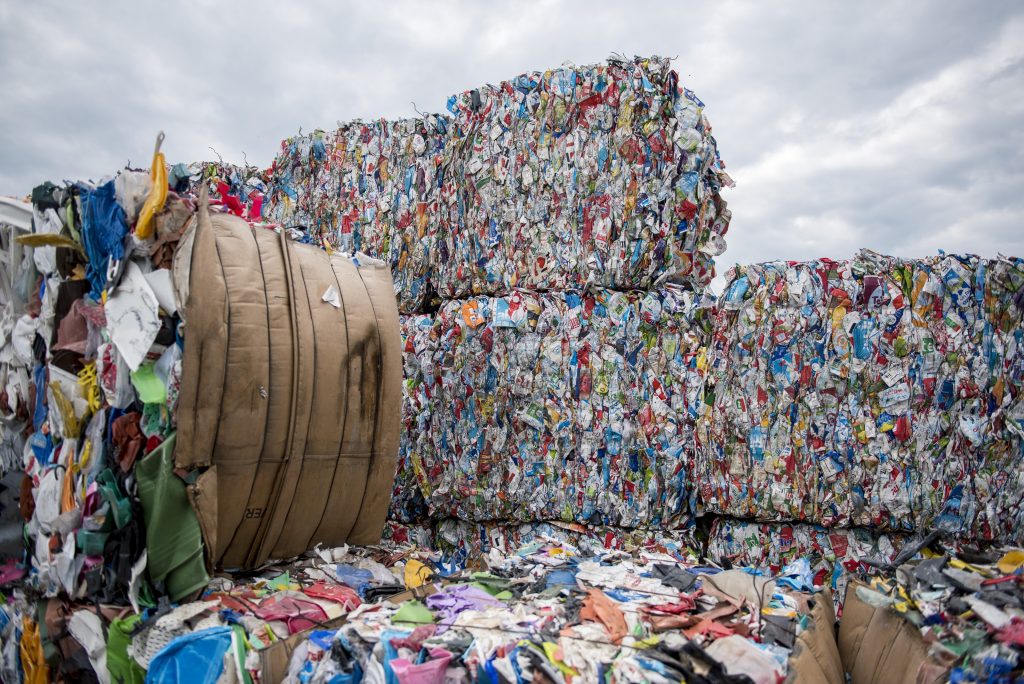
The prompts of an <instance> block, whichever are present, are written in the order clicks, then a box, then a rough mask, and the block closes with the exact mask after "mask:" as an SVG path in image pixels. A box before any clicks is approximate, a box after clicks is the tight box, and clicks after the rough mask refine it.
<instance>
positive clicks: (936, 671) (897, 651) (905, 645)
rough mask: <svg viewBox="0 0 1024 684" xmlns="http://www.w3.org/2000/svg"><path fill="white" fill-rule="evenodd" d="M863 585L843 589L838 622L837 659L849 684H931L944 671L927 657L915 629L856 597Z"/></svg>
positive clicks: (940, 678)
mask: <svg viewBox="0 0 1024 684" xmlns="http://www.w3.org/2000/svg"><path fill="white" fill-rule="evenodd" d="M863 586H865V585H864V584H863V583H862V582H858V581H856V580H854V581H851V582H850V584H849V585H848V586H847V588H846V601H845V602H844V604H843V619H842V620H840V622H839V655H840V657H841V658H842V661H843V667H844V668H845V670H846V672H847V673H849V675H850V678H851V679H850V681H851V683H852V684H930V683H931V682H937V681H942V680H943V679H944V678H945V674H946V668H945V667H943V666H942V665H941V664H940V663H937V662H935V661H934V660H932V659H931V658H930V657H929V656H928V648H927V646H926V645H925V643H924V640H923V639H922V638H921V633H920V631H918V629H917V627H915V626H914V625H913V624H911V623H909V622H907V621H906V620H904V619H903V618H901V617H900V616H899V615H896V614H895V613H894V612H892V611H891V610H886V609H884V608H875V607H873V606H871V605H869V604H867V603H866V602H864V601H862V600H861V599H860V598H859V597H858V596H857V587H863Z"/></svg>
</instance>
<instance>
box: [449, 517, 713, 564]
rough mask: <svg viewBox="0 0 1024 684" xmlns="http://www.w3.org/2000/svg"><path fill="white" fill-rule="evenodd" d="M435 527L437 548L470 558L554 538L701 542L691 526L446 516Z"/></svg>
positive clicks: (608, 545)
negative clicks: (518, 521)
mask: <svg viewBox="0 0 1024 684" xmlns="http://www.w3.org/2000/svg"><path fill="white" fill-rule="evenodd" d="M433 529H434V544H435V548H436V549H438V550H439V551H442V552H445V553H451V554H457V555H461V556H462V557H463V558H470V559H471V558H477V557H479V556H480V555H482V554H487V553H488V552H489V551H490V550H491V549H497V550H498V551H501V552H502V553H503V554H514V553H516V552H517V551H519V550H520V549H522V548H523V547H524V546H526V545H527V544H531V543H537V544H542V543H546V542H547V541H551V540H554V541H557V542H560V543H568V544H572V545H573V546H576V547H578V548H580V549H588V550H591V551H595V552H600V551H604V550H608V549H621V550H627V551H633V550H636V549H648V550H656V551H661V552H667V553H672V552H676V553H685V552H686V550H687V549H695V548H697V546H698V545H697V543H696V541H695V540H694V537H693V531H692V528H688V529H677V530H654V529H627V528H622V527H608V526H598V527H591V526H588V525H580V524H579V523H564V522H557V521H553V522H532V523H521V524H515V523H512V524H505V523H503V522H485V523H476V522H470V521H466V520H456V519H454V518H446V519H444V520H439V521H437V522H435V523H434V526H433Z"/></svg>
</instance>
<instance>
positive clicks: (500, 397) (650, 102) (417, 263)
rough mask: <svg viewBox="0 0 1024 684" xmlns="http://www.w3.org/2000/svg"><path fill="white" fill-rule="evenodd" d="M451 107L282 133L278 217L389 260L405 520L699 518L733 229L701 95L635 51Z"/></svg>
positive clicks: (459, 99) (272, 194)
mask: <svg viewBox="0 0 1024 684" xmlns="http://www.w3.org/2000/svg"><path fill="white" fill-rule="evenodd" d="M448 109H449V112H450V116H433V115H431V116H427V117H424V118H423V119H422V120H416V121H396V122H385V121H380V122H373V123H364V122H354V123H352V124H347V125H343V126H341V127H340V128H339V129H338V130H337V131H334V132H331V133H325V132H320V131H317V132H315V133H313V134H311V135H308V136H305V137H300V138H293V139H289V140H286V141H285V142H284V143H283V144H282V150H281V154H280V155H279V156H278V158H277V159H276V160H275V162H274V164H273V166H272V167H271V169H270V173H269V181H270V187H269V200H268V209H267V216H268V217H271V218H273V219H275V220H278V221H280V222H282V223H283V224H284V225H286V226H289V227H298V229H300V230H306V231H307V232H308V234H309V235H310V236H311V239H313V240H315V241H318V242H321V243H323V244H325V245H328V246H332V247H338V248H340V249H346V250H363V251H366V252H368V253H369V254H371V255H372V256H377V257H380V258H384V259H385V260H387V261H389V262H390V264H391V266H392V271H393V273H394V274H395V276H396V288H397V294H398V298H399V303H400V308H401V310H402V312H403V313H404V314H406V316H404V317H403V322H402V327H403V336H404V340H405V398H404V407H403V418H404V421H405V434H404V437H403V444H402V450H401V454H400V467H399V473H398V477H397V480H396V487H395V498H394V502H393V506H392V515H393V517H395V518H397V519H399V520H404V521H413V520H416V519H418V518H420V517H421V516H423V515H425V514H429V515H430V516H432V517H434V518H440V517H447V516H450V517H455V518H460V519H464V520H471V521H477V522H484V521H492V520H514V521H521V522H540V521H546V520H562V521H567V522H579V523H588V524H592V525H616V526H621V527H627V528H635V527H678V526H682V525H685V524H686V522H687V520H688V519H689V510H690V508H691V505H690V503H689V501H688V497H689V496H690V491H689V487H688V481H687V477H686V472H685V471H684V465H685V463H686V460H687V459H686V453H687V452H689V451H692V449H693V448H694V447H693V444H692V434H693V419H694V417H695V416H696V415H697V411H698V409H699V405H700V397H701V393H700V388H701V384H702V376H703V373H704V368H703V365H702V358H701V354H700V350H701V348H702V346H703V340H704V338H705V337H706V331H705V330H704V327H705V326H706V325H707V322H708V321H709V320H710V313H709V312H707V310H708V309H709V307H710V306H711V303H712V302H711V300H710V298H708V297H707V296H706V295H704V294H703V292H704V289H705V287H706V286H707V284H708V283H709V282H710V280H711V278H712V276H713V258H714V256H715V255H717V254H720V253H721V252H722V251H723V250H724V247H725V243H724V239H723V236H724V234H725V232H726V230H727V228H728V222H729V212H728V209H726V206H725V203H724V202H723V201H722V199H721V197H720V195H719V190H720V189H721V187H722V185H724V184H728V183H729V182H730V181H729V179H728V176H726V175H725V173H724V171H723V169H722V164H721V161H720V159H719V157H718V153H717V149H716V145H715V141H714V138H713V137H711V135H710V126H709V125H708V123H707V121H706V119H705V118H704V116H703V104H702V103H701V102H700V101H699V100H698V99H697V98H696V97H695V96H694V95H693V93H691V92H690V91H688V90H685V89H683V88H681V87H680V85H679V83H678V78H677V76H676V74H675V72H674V71H672V70H671V69H670V66H669V60H667V59H663V58H651V59H639V58H638V59H634V60H617V59H612V60H609V61H608V63H607V64H600V65H595V66H589V67H582V68H561V69H555V70H550V71H546V72H533V73H527V74H523V75H520V76H518V77H516V78H514V79H511V80H509V81H503V82H502V83H500V84H498V85H496V86H490V85H489V86H486V87H484V88H480V89H476V90H471V91H467V92H464V93H461V94H459V95H455V96H453V97H452V98H450V99H449V103H448ZM706 312H707V313H706Z"/></svg>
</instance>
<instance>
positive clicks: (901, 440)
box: [692, 250, 1024, 540]
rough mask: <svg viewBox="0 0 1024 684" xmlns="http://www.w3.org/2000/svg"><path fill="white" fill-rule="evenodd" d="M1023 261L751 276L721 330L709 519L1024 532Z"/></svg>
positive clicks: (731, 297)
mask: <svg viewBox="0 0 1024 684" xmlns="http://www.w3.org/2000/svg"><path fill="white" fill-rule="evenodd" d="M1021 292H1024V261H1022V260H1020V259H1011V258H1005V257H1000V258H998V259H980V258H978V257H975V256H946V255H942V256H937V257H932V258H927V259H914V260H908V259H899V258H895V257H887V256H882V255H879V254H876V253H873V252H870V251H867V250H863V251H861V252H860V253H859V254H858V255H857V256H856V257H855V258H854V259H850V260H846V261H831V260H828V259H822V260H818V261H812V262H804V263H793V262H773V263H767V264H756V265H751V266H743V267H737V268H736V269H734V270H732V271H731V272H730V275H729V282H728V285H727V288H726V290H725V293H724V294H723V295H722V297H721V301H720V306H719V309H718V312H717V315H716V318H715V324H714V332H713V338H712V340H711V349H710V351H709V357H710V360H711V361H710V364H711V371H710V372H709V378H708V383H707V386H708V391H707V393H706V396H707V398H706V405H705V408H704V410H703V411H702V413H701V416H700V418H699V419H698V421H697V449H696V453H695V454H694V465H693V474H692V477H693V480H694V481H695V482H696V483H699V485H698V488H699V496H698V501H699V502H700V505H701V507H702V509H703V510H704V511H706V512H709V513H720V514H724V515H730V516H735V517H741V518H753V519H757V520H763V521H770V520H792V521H805V522H812V523H818V524H822V525H825V526H829V527H840V526H850V527H874V528H880V529H890V530H917V529H928V528H930V527H933V526H934V527H937V528H941V529H943V530H945V531H948V532H951V533H956V534H962V535H965V536H967V537H977V538H978V539H983V540H985V539H987V540H993V539H994V540H1000V539H1004V540H1012V539H1020V535H1021V534H1022V533H1024V524H1022V523H1024V509H1022V508H1021V507H1020V506H1019V505H1018V503H1019V501H1020V500H1021V498H1022V497H1024V469H1021V468H1020V464H1021V462H1022V459H1024V451H1022V450H1024V441H1022V439H1021V436H1022V434H1024V430H1022V426H1024V423H1022V418H1024V400H1022V395H1021V388H1022V382H1024V357H1022V355H1021V350H1022V348H1024V347H1022V345H1021V342H1024V326H1022V325H1021V323H1022V320H1021V317H1022V311H1024V308H1022V306H1021V301H1020V293H1021Z"/></svg>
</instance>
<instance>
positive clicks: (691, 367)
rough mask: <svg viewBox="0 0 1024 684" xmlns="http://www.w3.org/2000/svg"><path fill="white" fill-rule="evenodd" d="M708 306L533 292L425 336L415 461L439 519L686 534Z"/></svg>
mask: <svg viewBox="0 0 1024 684" xmlns="http://www.w3.org/2000/svg"><path fill="white" fill-rule="evenodd" d="M706 303H707V300H705V299H704V298H703V297H702V296H700V295H694V294H693V293H692V292H689V291H687V290H683V289H681V288H679V287H676V286H672V287H665V288H663V289H661V290H654V291H650V292H636V291H633V292H618V291H610V290H603V289H595V290H593V291H591V292H590V293H576V292H558V293H554V292H549V293H536V292H530V291H526V290H519V291H516V292H514V293H513V294H511V295H509V296H505V297H478V298H473V299H468V300H461V301H460V300H455V301H449V302H446V303H445V304H444V305H443V306H442V307H441V309H440V311H438V312H437V314H435V315H434V316H432V317H431V323H430V325H429V326H426V325H421V326H417V325H415V324H414V325H413V326H412V329H411V330H410V331H409V332H410V334H409V336H408V337H407V341H406V344H407V347H408V346H411V347H412V349H413V352H412V353H413V355H414V356H415V357H416V358H415V359H414V360H412V361H411V363H410V364H409V365H408V366H407V373H408V374H407V378H406V382H407V401H410V402H412V403H415V405H414V406H410V409H411V410H410V411H409V412H407V419H408V424H407V439H408V453H407V458H408V459H409V460H410V461H411V462H412V465H413V469H414V472H415V473H416V475H417V477H416V482H417V484H418V486H419V489H420V490H421V491H422V492H423V494H424V496H425V498H426V502H427V504H428V508H429V510H430V511H431V513H432V514H433V515H435V516H438V515H442V516H450V517H457V518H462V519H465V520H477V521H484V520H502V521H520V522H534V521H540V520H564V521H570V522H583V523H590V524H594V525H616V526H621V527H666V528H667V527H677V526H679V525H682V524H685V522H686V520H687V518H688V517H689V516H688V509H689V504H688V500H687V497H688V492H689V483H688V481H687V473H686V472H685V471H684V469H683V465H684V463H685V460H686V459H685V454H686V453H687V452H689V451H691V450H692V449H693V445H692V441H691V439H692V419H691V416H692V415H694V414H695V412H696V410H697V408H698V407H699V404H700V398H701V392H700V390H701V382H702V375H703V372H702V370H701V369H700V368H699V367H698V366H699V363H698V355H699V353H700V349H701V340H702V338H703V335H704V331H703V330H701V329H700V327H699V326H700V321H701V317H702V307H703V306H705V305H706ZM423 319H424V317H421V318H420V319H418V321H419V323H421V324H424V323H425V322H426V321H425V320H423Z"/></svg>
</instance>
